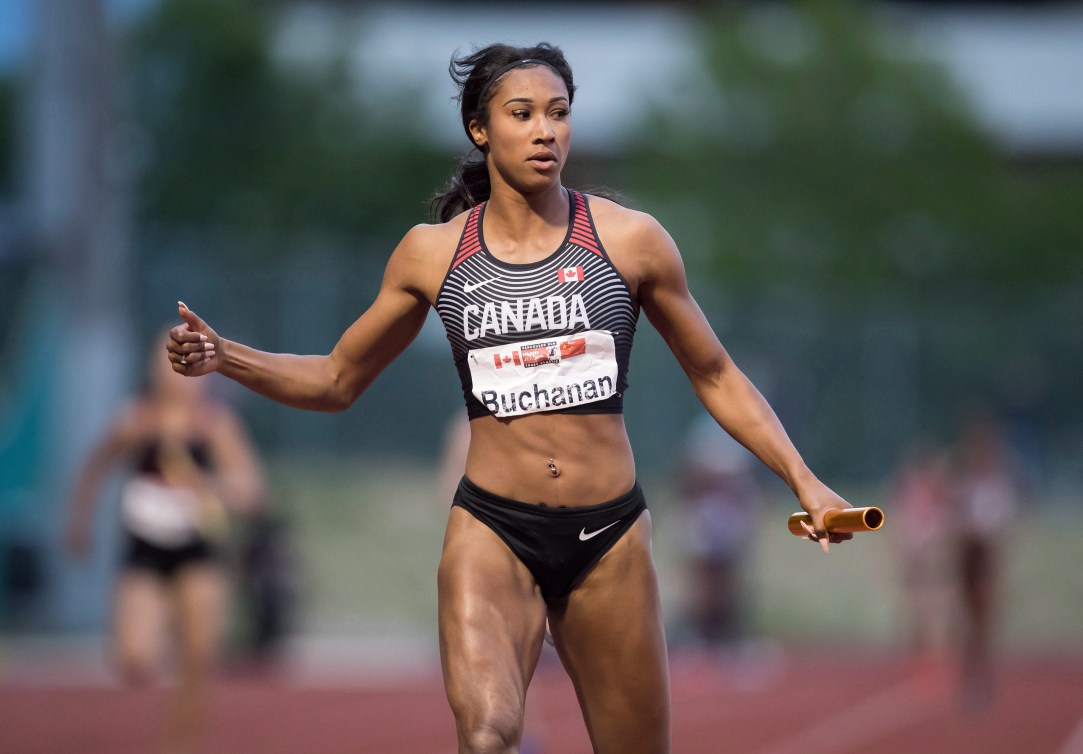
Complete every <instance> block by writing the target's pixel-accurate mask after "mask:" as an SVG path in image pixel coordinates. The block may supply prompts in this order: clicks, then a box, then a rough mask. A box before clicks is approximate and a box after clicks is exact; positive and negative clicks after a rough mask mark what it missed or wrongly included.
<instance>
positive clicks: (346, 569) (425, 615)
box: [272, 460, 1083, 652]
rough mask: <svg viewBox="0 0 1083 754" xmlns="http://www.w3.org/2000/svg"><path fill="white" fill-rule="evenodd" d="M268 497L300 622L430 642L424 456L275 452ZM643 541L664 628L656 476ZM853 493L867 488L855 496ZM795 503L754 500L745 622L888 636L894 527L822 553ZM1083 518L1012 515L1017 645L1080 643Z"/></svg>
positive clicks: (894, 623) (433, 551)
mask: <svg viewBox="0 0 1083 754" xmlns="http://www.w3.org/2000/svg"><path fill="white" fill-rule="evenodd" d="M272 473H273V477H274V481H275V489H276V490H277V494H276V497H277V504H278V507H279V509H280V511H281V512H282V513H284V515H285V516H286V518H287V519H288V520H289V522H290V524H291V527H292V533H293V538H294V544H295V547H296V548H297V550H298V553H299V556H300V562H301V565H302V573H301V583H302V584H303V587H304V588H303V599H302V603H301V614H300V622H299V627H298V628H299V630H300V631H301V632H302V633H309V634H330V635H358V636H372V637H388V636H414V637H427V639H426V640H429V641H434V640H435V633H436V567H437V563H438V561H439V556H440V546H441V542H442V536H443V529H444V525H445V523H446V520H447V511H448V504H449V500H448V499H447V498H448V495H449V493H448V492H446V491H445V492H439V491H438V482H437V479H436V475H435V473H434V471H433V468H432V467H429V466H425V465H421V464H418V463H416V462H406V461H395V460H390V461H389V460H381V461H379V462H373V461H371V460H365V461H362V460H358V461H353V462H342V461H335V462H331V461H312V460H306V461H297V460H292V461H282V460H280V461H279V462H278V463H276V464H274V466H273V472H272ZM643 481H644V486H645V488H646V490H647V497H648V502H649V504H650V505H651V510H652V515H653V517H654V532H655V534H654V548H655V558H656V562H657V565H658V570H659V574H660V577H661V579H662V583H663V603H664V607H665V610H666V615H667V623H668V624H669V625H670V626H671V635H679V632H680V626H681V621H682V616H683V614H684V609H685V604H686V594H687V576H686V574H685V571H684V568H683V565H684V564H683V562H682V558H681V552H680V544H679V543H680V519H679V517H678V515H677V513H676V506H675V504H674V498H673V493H672V490H671V489H670V488H669V485H668V480H664V479H645V480H643ZM861 499H878V498H877V497H875V496H871V495H870V496H862V498H861ZM791 510H796V502H795V501H793V500H792V499H787V498H783V497H781V496H780V497H779V498H778V499H777V500H773V501H771V502H770V503H769V504H767V505H765V506H764V509H763V512H762V518H761V522H760V527H759V532H758V536H757V537H756V540H755V542H754V543H753V546H752V550H751V555H750V558H749V563H748V570H747V573H746V579H747V585H748V589H747V592H748V594H749V595H750V601H749V605H750V609H749V612H750V618H749V619H750V622H751V624H752V625H753V626H754V630H755V631H756V633H757V634H759V635H761V636H764V637H767V638H774V639H778V640H780V641H786V642H799V643H814V644H827V645H830V644H855V643H856V644H860V645H862V646H866V647H873V648H875V647H897V646H901V643H902V642H903V640H904V634H905V631H904V629H903V625H904V622H905V612H904V608H903V604H902V594H901V590H900V578H899V575H898V569H897V565H896V564H897V559H896V552H897V550H896V546H897V539H896V538H897V536H898V535H899V532H897V531H893V530H892V528H891V510H890V505H888V504H885V510H886V513H887V523H886V525H885V528H884V529H883V530H882V531H880V532H877V533H876V534H867V535H860V536H858V537H856V538H855V539H854V541H852V542H849V543H847V544H845V545H843V546H839V547H835V548H832V551H831V554H830V556H829V557H823V555H822V554H820V553H819V549H818V548H817V547H816V546H814V545H812V544H811V543H804V542H801V541H800V540H798V539H796V538H795V537H793V536H791V535H790V534H789V533H788V532H787V530H786V526H785V519H786V516H787V515H788V513H789V512H790V511H791ZM1081 545H1083V526H1081V525H1080V523H1079V522H1078V521H1077V520H1075V519H1071V518H1068V517H1067V516H1064V515H1062V516H1060V517H1057V516H1054V515H1052V514H1047V515H1045V516H1031V517H1029V518H1026V519H1024V520H1023V521H1022V522H1021V524H1020V526H1019V527H1018V530H1017V531H1016V533H1015V534H1014V536H1013V539H1012V541H1011V542H1010V543H1009V547H1008V553H1009V557H1008V558H1007V562H1006V565H1005V571H1006V572H1005V584H1004V589H1003V593H1002V595H1003V596H1002V604H1001V608H1000V614H1001V618H1002V624H1001V627H1002V630H1001V639H1002V642H1003V643H1004V644H1006V645H1007V646H1008V647H1009V648H1012V649H1015V650H1039V651H1055V652H1056V651H1070V652H1078V651H1079V649H1078V647H1079V646H1080V640H1081V639H1083V621H1081V620H1080V605H1083V569H1079V568H1077V567H1076V566H1075V564H1076V563H1078V553H1079V552H1080V550H1081Z"/></svg>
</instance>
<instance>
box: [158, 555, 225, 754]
mask: <svg viewBox="0 0 1083 754" xmlns="http://www.w3.org/2000/svg"><path fill="white" fill-rule="evenodd" d="M172 596H173V599H174V604H175V607H176V618H177V642H178V648H179V650H180V651H179V657H178V659H179V662H180V677H179V679H178V685H177V688H176V689H175V690H174V692H173V696H172V699H171V700H170V714H169V723H168V729H167V731H166V747H165V748H166V751H169V752H184V751H193V750H195V749H198V747H199V744H200V742H201V740H202V738H203V736H204V734H205V732H206V728H207V722H208V716H209V711H210V702H211V699H210V696H211V685H212V682H213V674H214V671H215V665H216V663H217V660H218V649H219V643H220V641H221V637H222V629H223V625H224V615H223V611H224V609H225V604H224V602H225V582H224V579H223V576H222V573H221V570H220V568H219V566H218V565H217V564H215V563H212V562H198V563H193V564H190V565H187V566H183V567H181V569H180V570H179V571H178V572H177V575H176V579H175V582H174V584H173V594H172Z"/></svg>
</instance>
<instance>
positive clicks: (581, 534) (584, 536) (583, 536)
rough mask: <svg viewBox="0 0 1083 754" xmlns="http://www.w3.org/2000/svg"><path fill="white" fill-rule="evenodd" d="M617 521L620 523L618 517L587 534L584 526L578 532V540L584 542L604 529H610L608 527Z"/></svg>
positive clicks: (614, 524)
mask: <svg viewBox="0 0 1083 754" xmlns="http://www.w3.org/2000/svg"><path fill="white" fill-rule="evenodd" d="M619 523H620V519H619V518H618V519H617V520H616V521H614V522H613V523H611V524H609V526H603V527H602V528H601V529H598V531H592V532H591V533H590V534H587V528H586V527H585V526H584V527H583V530H582V531H580V532H579V541H580V542H586V541H587V540H588V539H590V538H591V537H597V536H598V535H599V534H601V533H602V532H603V531H605V530H606V529H610V528H612V527H614V526H616V525H617V524H619Z"/></svg>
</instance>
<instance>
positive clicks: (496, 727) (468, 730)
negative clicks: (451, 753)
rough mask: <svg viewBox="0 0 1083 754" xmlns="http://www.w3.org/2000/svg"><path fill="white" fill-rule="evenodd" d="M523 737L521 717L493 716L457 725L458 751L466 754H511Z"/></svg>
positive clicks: (516, 749)
mask: <svg viewBox="0 0 1083 754" xmlns="http://www.w3.org/2000/svg"><path fill="white" fill-rule="evenodd" d="M522 735H523V721H522V717H518V718H517V717H516V716H513V715H506V716H493V717H490V718H489V719H485V720H479V721H477V722H474V723H467V724H462V723H460V725H459V751H460V752H464V753H467V754H511V753H512V752H516V751H518V747H519V740H520V739H521V738H522Z"/></svg>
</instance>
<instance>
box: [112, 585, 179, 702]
mask: <svg viewBox="0 0 1083 754" xmlns="http://www.w3.org/2000/svg"><path fill="white" fill-rule="evenodd" d="M168 612H169V604H168V595H167V592H166V588H165V585H164V584H163V582H162V580H161V578H160V577H159V576H158V575H157V574H156V573H154V572H152V571H150V570H147V569H143V568H126V569H124V570H123V571H121V572H120V574H119V576H118V578H117V585H116V595H115V601H114V604H113V643H114V652H115V653H116V657H117V660H118V661H119V663H120V666H121V670H122V671H123V672H124V673H125V674H127V675H128V676H130V679H131V680H133V681H140V680H146V679H147V676H148V675H149V674H150V673H151V671H152V670H153V668H154V665H155V664H156V663H157V661H158V659H159V658H160V656H161V650H162V644H163V642H164V639H165V636H166V633H167V631H166V624H167V621H168Z"/></svg>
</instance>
